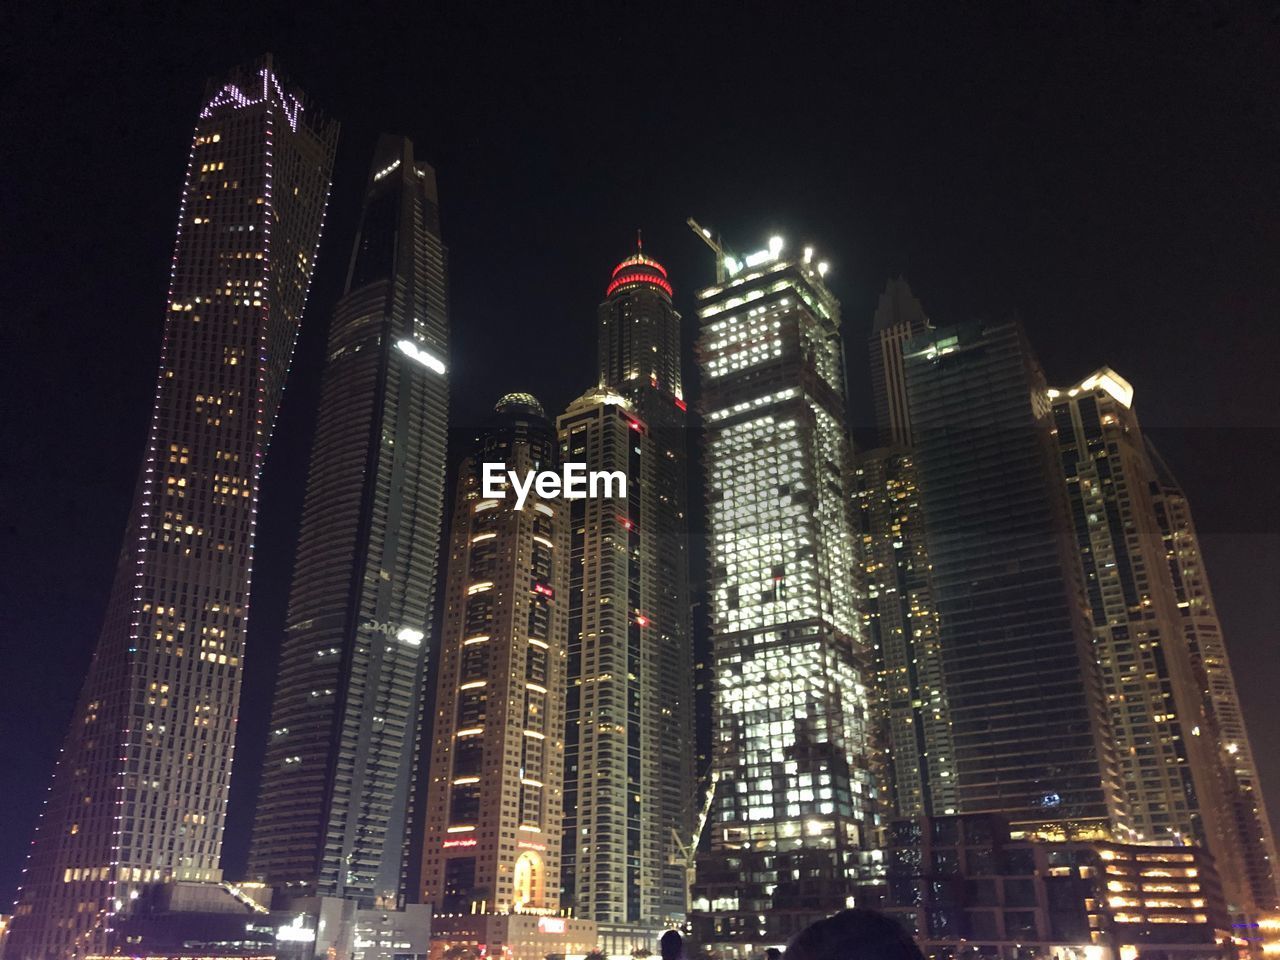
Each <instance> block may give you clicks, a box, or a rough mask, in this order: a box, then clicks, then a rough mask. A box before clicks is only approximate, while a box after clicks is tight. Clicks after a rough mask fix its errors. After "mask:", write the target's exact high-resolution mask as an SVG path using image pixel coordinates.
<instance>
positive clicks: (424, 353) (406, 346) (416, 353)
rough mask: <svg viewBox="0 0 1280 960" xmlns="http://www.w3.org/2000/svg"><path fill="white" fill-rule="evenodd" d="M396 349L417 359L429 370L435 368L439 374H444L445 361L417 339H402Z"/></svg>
mask: <svg viewBox="0 0 1280 960" xmlns="http://www.w3.org/2000/svg"><path fill="white" fill-rule="evenodd" d="M396 349H397V350H399V351H400V352H401V353H403V354H404V355H405V356H406V357H411V358H413V359H414V360H417V361H418V362H419V363H420V364H422V365H423V366H424V367H426V368H427V369H428V370H434V371H435V372H436V373H439V374H443V373H444V371H445V366H444V361H443V360H441V359H440V358H439V357H437V356H436V355H435V354H434V353H432V352H431V351H430V350H428V349H426V348H425V347H424V346H423V345H422V344H421V343H419V342H418V341H417V340H407V339H406V340H401V341H399V342H398V343H397V344H396Z"/></svg>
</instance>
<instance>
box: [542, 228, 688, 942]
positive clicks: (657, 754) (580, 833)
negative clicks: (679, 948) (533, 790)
mask: <svg viewBox="0 0 1280 960" xmlns="http://www.w3.org/2000/svg"><path fill="white" fill-rule="evenodd" d="M599 319H600V352H599V357H600V369H599V386H598V387H596V388H595V389H593V390H589V391H588V392H587V393H586V394H584V395H583V396H582V397H581V398H579V399H578V400H576V401H574V402H573V403H572V404H571V405H570V406H569V408H568V410H567V411H566V412H565V413H564V414H563V415H562V416H561V417H560V418H559V421H558V429H559V433H560V440H561V446H562V451H563V454H564V457H565V460H566V461H569V462H577V463H585V464H586V465H587V467H588V469H590V470H607V471H618V472H620V473H622V474H623V475H625V476H626V477H627V479H628V486H627V498H626V499H625V500H609V499H594V498H591V499H583V500H573V501H568V502H567V503H566V506H567V509H568V512H569V530H570V543H569V551H570V553H569V557H570V562H569V593H568V603H569V648H568V650H569V661H568V668H569V669H568V712H567V726H566V729H565V774H566V776H565V831H564V857H563V861H562V868H561V869H562V886H563V890H564V904H565V906H566V907H569V908H572V910H573V912H574V915H575V916H578V917H582V918H587V919H591V920H595V921H597V922H598V923H599V924H600V931H601V936H602V937H603V938H604V940H605V942H606V945H607V946H610V952H614V953H618V952H624V953H625V952H630V950H631V949H633V948H634V947H636V946H640V945H642V944H646V943H648V944H650V945H651V943H652V941H653V939H654V938H655V936H656V935H658V934H660V933H661V930H662V929H663V928H664V927H670V926H673V925H678V924H680V923H682V922H683V920H684V917H685V913H686V911H687V909H688V904H687V902H686V901H687V895H688V892H687V889H686V884H687V869H686V864H685V863H684V862H683V861H684V859H685V858H686V857H687V855H688V852H689V851H688V850H687V848H688V846H689V843H690V835H691V818H692V816H693V814H694V810H695V807H696V802H697V784H696V781H695V776H694V764H693V758H694V753H695V751H694V746H693V718H692V712H693V649H692V638H691V632H692V631H691V626H690V607H689V590H688V545H687V537H688V530H687V518H686V512H685V511H686V503H685V499H686V491H685V484H686V477H687V475H686V469H685V439H686V436H685V404H684V399H683V387H682V383H681V376H680V315H679V314H678V313H676V311H675V310H674V308H673V307H672V305H671V286H670V284H669V283H668V281H667V277H666V270H665V269H664V268H663V267H662V265H661V264H659V263H658V262H657V261H655V260H653V259H651V258H649V257H647V256H645V255H644V254H643V253H642V252H637V253H636V254H635V255H634V256H631V257H628V258H627V259H626V260H624V261H622V263H620V264H618V266H617V267H616V268H615V269H614V271H613V275H612V277H611V279H610V283H609V286H608V289H607V293H606V299H605V301H604V303H602V304H601V305H600V310H599ZM615 938H616V939H615ZM632 941H634V942H632ZM613 947H616V948H617V949H613ZM624 948H625V949H624Z"/></svg>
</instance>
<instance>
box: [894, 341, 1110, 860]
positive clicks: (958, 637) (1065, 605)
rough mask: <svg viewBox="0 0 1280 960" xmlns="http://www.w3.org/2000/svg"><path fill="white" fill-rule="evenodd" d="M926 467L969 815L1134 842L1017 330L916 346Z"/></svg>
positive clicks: (961, 797)
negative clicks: (987, 814)
mask: <svg viewBox="0 0 1280 960" xmlns="http://www.w3.org/2000/svg"><path fill="white" fill-rule="evenodd" d="M905 373H906V384H907V394H908V397H909V401H910V410H909V412H910V423H911V433H912V444H913V446H912V450H913V463H914V467H915V472H916V480H917V483H918V484H919V495H920V504H921V507H922V509H923V513H924V517H925V520H926V545H927V548H928V557H929V563H930V564H931V566H932V571H931V572H932V585H933V587H932V589H933V598H934V604H935V607H936V610H937V622H938V629H939V631H940V635H941V645H942V672H943V675H944V681H945V691H946V701H947V708H948V710H949V712H950V720H951V738H952V742H953V750H954V766H953V768H952V769H953V771H954V780H955V782H956V786H955V796H956V806H957V809H958V811H959V812H960V813H976V812H984V811H999V812H1002V813H1004V814H1005V815H1007V816H1008V817H1009V818H1010V820H1011V821H1012V822H1013V824H1014V826H1015V827H1016V828H1018V829H1021V830H1039V831H1041V832H1042V833H1045V834H1050V835H1052V834H1057V835H1066V836H1070V837H1074V838H1077V839H1090V838H1094V837H1098V838H1113V839H1121V840H1125V839H1129V838H1130V837H1131V834H1130V832H1129V829H1128V828H1129V821H1128V814H1127V810H1126V798H1125V794H1124V790H1123V783H1122V777H1121V774H1120V771H1119V768H1118V766H1117V762H1116V758H1115V745H1114V741H1113V738H1112V735H1111V731H1110V724H1109V722H1108V711H1107V708H1106V701H1105V698H1104V693H1103V690H1102V685H1101V678H1100V676H1099V672H1098V668H1097V664H1096V663H1095V661H1094V652H1093V642H1092V641H1093V635H1092V631H1091V629H1090V622H1089V616H1088V606H1087V603H1086V600H1085V594H1084V590H1083V587H1082V584H1081V578H1080V574H1079V564H1078V559H1077V556H1076V543H1075V540H1074V537H1073V536H1072V533H1071V524H1070V521H1069V517H1070V513H1069V510H1068V506H1067V498H1066V494H1065V492H1064V490H1063V485H1062V482H1061V479H1060V471H1059V469H1058V454H1057V451H1056V450H1055V449H1054V447H1053V438H1052V436H1051V427H1052V417H1051V411H1050V409H1049V406H1048V403H1049V401H1048V397H1047V394H1046V390H1047V387H1046V385H1045V383H1044V378H1043V375H1042V374H1041V372H1040V369H1039V366H1038V364H1037V363H1036V361H1035V358H1034V356H1033V355H1032V353H1031V349H1030V347H1029V345H1028V344H1027V342H1026V338H1025V335H1024V333H1023V331H1022V329H1021V327H1020V325H1018V324H1016V323H987V324H969V325H962V326H956V327H947V328H939V329H936V330H930V331H928V332H926V333H925V334H923V335H921V336H918V337H916V338H914V339H913V340H911V341H909V342H908V343H907V345H906V350H905Z"/></svg>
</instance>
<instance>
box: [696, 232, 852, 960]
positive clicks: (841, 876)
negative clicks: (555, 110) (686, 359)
mask: <svg viewBox="0 0 1280 960" xmlns="http://www.w3.org/2000/svg"><path fill="white" fill-rule="evenodd" d="M704 235H707V236H709V234H707V233H706V232H704ZM826 270H827V266H826V264H825V263H818V262H816V261H815V260H814V258H813V254H812V251H811V250H805V251H804V253H803V254H801V255H797V256H789V255H785V256H784V255H783V245H782V241H781V239H780V238H775V239H774V240H772V241H771V242H770V246H769V248H768V249H766V250H762V251H760V252H758V253H754V254H752V255H750V256H748V257H746V258H744V259H743V260H741V261H739V260H737V259H736V258H732V257H727V256H722V259H721V261H720V269H719V271H718V274H719V276H720V277H721V279H720V282H718V283H717V284H715V285H714V286H711V287H708V288H706V289H704V290H701V291H699V293H698V302H699V305H698V316H699V320H700V337H699V342H698V358H699V363H700V366H701V371H702V387H703V400H702V405H703V411H704V412H703V420H704V424H705V454H704V456H705V469H706V500H707V536H708V545H707V553H708V563H709V565H710V586H709V589H710V605H711V625H712V645H713V650H714V670H715V685H716V690H715V694H716V701H715V755H714V759H713V764H714V767H713V773H714V776H715V780H716V785H715V796H714V800H713V802H712V807H711V815H710V822H709V824H708V826H707V830H708V831H709V836H708V837H707V843H706V847H705V853H704V854H702V855H700V857H699V860H698V874H697V885H696V888H695V897H694V908H693V912H694V916H695V927H696V929H697V933H698V936H699V939H700V940H702V941H703V942H719V943H723V944H730V943H736V944H737V949H738V950H740V951H741V950H746V949H754V948H756V947H758V946H759V945H762V944H778V943H782V942H785V941H786V940H787V939H788V938H789V937H790V936H791V935H792V934H794V933H796V932H797V931H799V930H800V929H802V928H803V927H805V926H807V925H808V924H809V923H812V922H813V921H814V920H816V919H818V918H819V917H822V916H826V915H827V914H829V913H831V912H832V911H833V910H838V909H841V908H843V907H845V906H847V905H850V904H851V903H852V897H853V896H854V890H855V887H856V884H857V880H858V874H859V862H860V858H859V851H860V850H861V849H862V848H863V846H864V843H866V841H867V839H868V838H867V831H868V830H869V829H870V828H871V826H872V825H871V824H870V823H868V821H869V820H870V819H871V817H872V816H873V815H872V813H871V812H870V811H871V808H872V804H873V800H874V798H873V793H874V786H873V780H872V777H871V774H870V771H869V758H868V756H867V752H868V744H867V740H868V730H867V717H866V710H867V690H866V687H865V679H864V654H865V651H864V645H863V643H862V640H861V638H860V636H859V621H858V612H857V602H856V597H855V588H854V574H855V569H854V568H855V563H856V542H855V535H854V527H853V518H852V500H851V497H850V496H849V484H848V478H849V471H850V468H851V466H852V463H851V455H850V446H849V441H848V438H847V435H846V428H845V400H844V382H843V360H842V356H843V351H842V347H841V340H840V331H839V323H840V313H839V310H840V307H839V303H838V302H837V301H836V299H835V297H834V296H833V295H832V294H831V291H830V290H829V289H828V288H827V286H826V283H825V282H824V280H823V276H824V274H825V273H826Z"/></svg>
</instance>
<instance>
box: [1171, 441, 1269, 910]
mask: <svg viewBox="0 0 1280 960" xmlns="http://www.w3.org/2000/svg"><path fill="white" fill-rule="evenodd" d="M1147 452H1148V455H1149V456H1150V458H1151V463H1152V470H1153V476H1152V478H1151V493H1152V498H1153V503H1154V508H1155V512H1156V522H1157V524H1158V525H1159V528H1160V535H1161V539H1162V540H1163V543H1164V553H1165V558H1166V561H1167V563H1168V566H1169V574H1170V578H1171V580H1172V581H1173V589H1174V599H1175V601H1176V604H1177V609H1178V616H1179V619H1180V621H1181V631H1182V635H1183V637H1184V639H1185V643H1186V647H1187V651H1188V653H1189V655H1190V656H1191V660H1192V666H1193V669H1194V670H1195V674H1196V678H1197V681H1198V682H1199V684H1200V686H1201V690H1202V693H1203V696H1204V707H1205V710H1206V711H1207V712H1209V713H1210V714H1211V715H1212V719H1213V727H1214V728H1216V734H1217V735H1216V740H1217V746H1218V747H1219V749H1220V750H1221V751H1223V753H1224V754H1225V756H1224V757H1223V761H1224V763H1225V765H1226V768H1227V804H1228V810H1229V816H1230V818H1231V820H1232V821H1233V824H1232V829H1233V830H1234V832H1235V834H1236V836H1237V837H1238V841H1237V842H1238V843H1239V846H1240V851H1241V859H1242V867H1243V871H1244V875H1245V878H1246V882H1247V884H1248V892H1249V895H1250V896H1251V897H1252V900H1253V906H1254V908H1255V909H1257V910H1260V911H1266V910H1275V909H1276V908H1277V907H1280V900H1278V898H1277V892H1276V843H1275V837H1274V836H1273V834H1272V830H1271V821H1270V819H1268V817H1267V808H1266V804H1265V803H1264V802H1263V797H1262V784H1261V782H1260V781H1259V779H1258V768H1257V765H1256V763H1255V762H1254V759H1253V747H1252V745H1251V744H1250V742H1249V735H1248V733H1247V731H1246V730H1245V724H1244V714H1243V712H1242V711H1241V709H1240V698H1239V695H1238V694H1237V693H1236V682H1235V677H1234V676H1233V674H1232V671H1231V661H1230V660H1229V659H1227V648H1226V644H1225V642H1224V639H1223V632H1222V624H1221V622H1220V621H1219V620H1218V613H1217V610H1216V608H1215V607H1214V604H1213V593H1212V591H1211V590H1210V589H1209V577H1208V573H1207V571H1206V569H1205V561H1204V552H1203V550H1202V549H1201V547H1200V538H1199V535H1198V534H1197V532H1196V526H1195V521H1194V519H1193V518H1192V516H1191V505H1190V503H1189V502H1188V501H1187V496H1186V494H1185V493H1184V492H1183V490H1182V487H1181V485H1179V483H1178V481H1177V479H1176V478H1175V477H1174V475H1173V472H1172V471H1171V470H1170V469H1169V467H1168V465H1167V464H1166V463H1165V462H1164V459H1163V458H1162V457H1161V456H1160V454H1159V453H1158V452H1157V451H1156V449H1155V447H1154V446H1152V444H1151V442H1150V440H1148V441H1147Z"/></svg>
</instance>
